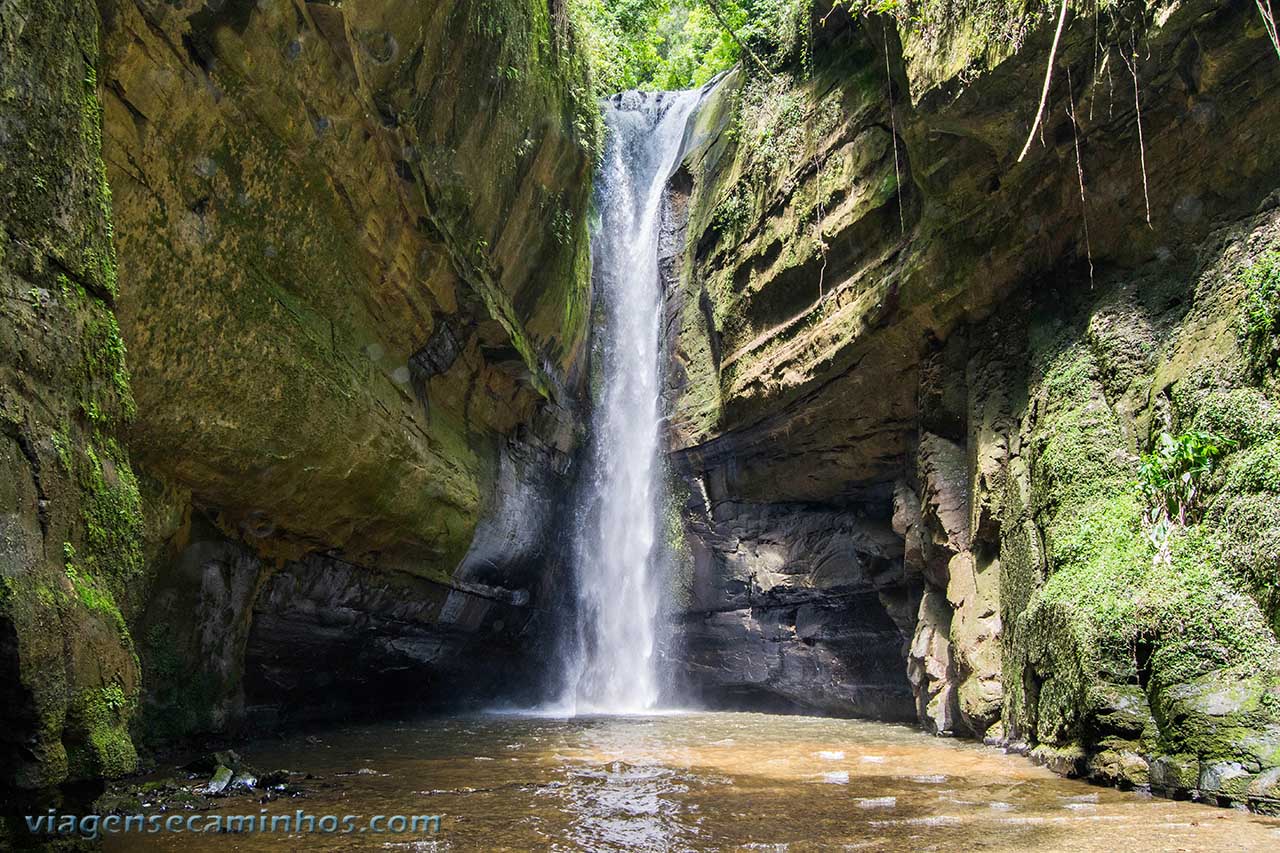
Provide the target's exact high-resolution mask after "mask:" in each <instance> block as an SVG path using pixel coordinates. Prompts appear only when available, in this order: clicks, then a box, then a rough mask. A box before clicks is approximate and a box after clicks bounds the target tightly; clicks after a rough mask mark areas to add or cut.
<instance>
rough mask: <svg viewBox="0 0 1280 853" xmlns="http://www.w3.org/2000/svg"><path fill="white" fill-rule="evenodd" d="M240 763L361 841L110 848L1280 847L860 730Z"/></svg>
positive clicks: (559, 730) (510, 719)
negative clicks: (290, 788)
mask: <svg viewBox="0 0 1280 853" xmlns="http://www.w3.org/2000/svg"><path fill="white" fill-rule="evenodd" d="M241 754H242V755H243V756H244V758H245V759H246V760H247V761H249V762H251V763H252V764H254V765H256V766H258V767H262V768H269V767H289V768H297V769H300V770H306V771H308V772H310V773H313V774H315V775H316V776H317V777H319V778H317V779H315V780H313V781H310V782H306V783H304V784H306V785H307V786H308V788H309V793H308V795H307V796H306V797H300V798H295V799H282V800H278V801H275V802H271V803H267V804H263V805H261V806H258V805H257V804H256V803H255V802H254V801H253V800H245V799H240V800H235V801H232V800H227V801H222V802H224V803H225V805H223V806H222V807H221V808H220V810H219V811H221V812H225V813H228V814H231V813H236V814H240V813H245V812H246V811H247V812H249V813H250V814H253V813H254V812H256V811H258V809H265V810H266V813H267V815H268V816H270V815H291V814H295V812H296V810H297V809H299V808H302V809H305V811H306V813H307V814H310V815H324V814H333V815H338V816H345V815H352V816H355V817H356V818H357V822H356V827H357V829H356V831H355V832H353V833H351V834H350V835H336V834H335V835H325V834H319V833H317V834H306V835H300V834H297V833H293V834H285V833H276V834H271V833H239V834H221V835H208V834H194V835H193V834H190V833H182V834H173V835H169V834H159V835H130V836H117V837H115V838H113V839H111V840H109V841H108V842H107V849H108V850H117V851H119V850H129V851H133V850H181V851H203V850H209V851H230V850H254V851H256V850H280V849H289V850H293V849H316V850H391V851H395V850H405V851H414V850H420V851H434V850H439V851H462V850H485V851H490V850H492V851H498V850H554V851H577V850H587V851H614V850H617V851H622V850H637V851H684V850H699V851H700V850H707V851H738V850H755V851H760V850H768V851H789V853H800V851H818V850H821V851H828V850H871V851H922V850H983V851H1022V850H1028V849H1037V850H1070V851H1106V853H1117V851H1128V850H1143V851H1148V850H1150V851H1156V850H1159V851H1166V850H1196V851H1200V850H1204V851H1210V850H1212V851H1219V850H1280V820H1272V819H1268V818H1262V817H1258V816H1255V815H1250V814H1247V813H1244V812H1239V811H1229V810H1223V809H1216V808H1211V807H1208V806H1201V805H1196V804H1193V803H1175V802H1170V801H1167V800H1161V799H1154V798H1151V797H1149V796H1144V795H1140V794H1135V793H1122V792H1119V791H1115V790H1111V789H1107V788H1097V787H1092V786H1090V785H1087V784H1084V783H1081V782H1072V781H1069V780H1065V779H1061V778H1059V777H1057V776H1055V775H1053V774H1052V773H1050V772H1049V771H1047V770H1044V769H1042V768H1037V767H1034V766H1032V765H1031V764H1030V763H1028V762H1027V761H1026V760H1024V759H1022V758H1018V757H1015V756H1008V755H1004V754H1003V753H1002V752H1000V751H999V750H997V749H992V748H987V747H982V746H977V745H974V744H971V743H965V742H961V741H952V740H941V739H937V738H932V737H929V736H927V735H925V734H923V733H921V732H918V731H915V730H913V729H911V728H909V727H905V726H893V725H885V724H880V723H870V722H862V721H853V720H830V719H817V718H808V717H779V716H768V715H763V714H727V713H700V712H699V713H689V714H673V715H669V716H655V717H624V718H598V719H585V720H584V719H575V720H555V719H543V718H536V717H521V716H483V717H472V718H458V719H448V720H431V721H426V722H422V723H415V724H399V725H395V724H386V725H377V726H365V727H352V728H346V729H341V730H336V731H332V732H330V733H328V734H326V735H322V736H321V737H320V740H319V742H318V743H314V742H313V743H308V742H307V741H306V740H304V739H302V738H301V737H299V738H297V739H294V740H286V741H273V742H263V743H259V744H253V745H250V746H247V747H245V748H244V749H243V750H241ZM206 814H210V813H206ZM379 814H382V815H397V814H401V815H422V814H438V815H442V822H441V828H440V831H439V832H438V833H435V834H434V835H433V834H429V833H418V834H409V835H378V836H372V835H370V834H368V831H367V822H368V819H369V818H370V817H371V816H373V815H379ZM359 827H365V829H366V831H365V832H360V831H359Z"/></svg>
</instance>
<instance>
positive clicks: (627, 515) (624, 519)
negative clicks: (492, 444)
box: [566, 91, 701, 713]
mask: <svg viewBox="0 0 1280 853" xmlns="http://www.w3.org/2000/svg"><path fill="white" fill-rule="evenodd" d="M700 99H701V93H700V92H698V91H689V92H658V93H642V92H627V93H624V94H622V95H618V96H615V97H614V98H611V99H609V100H608V101H607V102H606V103H605V107H604V110H605V125H606V128H607V138H606V143H605V146H606V147H605V151H604V157H603V159H602V161H601V165H600V168H599V171H598V173H597V176H596V208H597V211H598V213H599V223H598V225H597V227H596V229H595V233H594V235H593V241H592V258H593V266H594V270H593V275H594V283H595V288H596V292H597V297H598V300H599V301H598V302H597V305H598V306H599V308H601V309H603V317H602V320H603V326H602V327H597V335H598V337H597V341H598V342H599V343H598V346H597V348H596V358H597V359H598V362H597V364H596V365H595V371H596V374H595V375H596V378H597V380H598V384H597V388H598V393H597V394H596V400H595V405H594V407H593V410H592V419H591V448H590V451H589V455H588V460H589V461H588V464H589V465H590V466H591V467H590V469H589V479H588V481H587V483H586V487H585V490H584V494H583V503H582V508H581V511H580V513H579V515H578V518H579V522H578V525H577V527H576V529H575V536H576V543H575V545H576V547H575V549H574V554H575V563H576V567H575V570H576V576H577V578H576V579H577V590H578V605H579V607H578V613H579V619H578V633H577V644H576V648H575V650H574V660H573V661H572V663H571V667H570V680H569V686H568V690H569V694H570V695H569V696H567V697H566V698H567V700H568V704H569V705H570V707H572V708H573V709H574V710H575V711H576V712H579V713H581V712H586V713H634V712H640V711H645V710H647V709H651V708H653V707H654V706H655V705H656V704H657V702H658V694H659V678H658V672H657V666H656V660H655V650H656V644H657V629H656V623H657V618H658V604H659V597H660V584H659V582H658V581H659V579H658V578H656V577H655V575H656V574H657V571H656V562H657V560H656V557H657V554H656V553H655V542H656V540H657V537H658V518H659V516H658V511H657V501H658V497H659V493H660V491H661V489H660V486H661V483H660V482H659V472H660V470H661V468H660V464H659V454H658V440H659V430H658V417H659V412H658V391H659V388H658V384H659V363H658V360H659V354H658V340H659V327H660V321H659V318H660V315H661V305H662V292H661V285H660V282H659V280H658V235H659V231H660V229H661V225H662V216H661V208H662V199H663V190H664V188H665V186H666V183H667V180H668V178H670V176H671V173H672V171H673V170H674V169H675V166H676V163H677V158H678V157H679V156H680V151H681V148H682V143H683V140H684V136H685V128H686V125H687V124H688V120H689V117H690V115H691V114H692V113H693V110H694V108H695V107H696V106H697V104H698V102H699V100H700Z"/></svg>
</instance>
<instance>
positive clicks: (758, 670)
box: [666, 2, 1280, 808]
mask: <svg viewBox="0 0 1280 853" xmlns="http://www.w3.org/2000/svg"><path fill="white" fill-rule="evenodd" d="M991 5H992V4H973V3H970V4H966V3H961V2H957V3H947V4H936V6H930V7H928V8H926V9H925V10H923V11H921V12H919V14H915V15H908V14H905V12H904V10H900V12H903V14H902V16H901V18H900V19H897V20H895V19H894V17H893V16H892V15H871V16H858V17H856V18H851V17H850V16H849V15H848V14H847V11H848V10H847V6H844V5H842V6H839V7H837V8H835V9H834V10H832V9H831V7H830V6H827V7H824V8H819V9H817V10H816V12H815V14H816V15H817V16H818V17H817V20H818V23H817V24H816V25H815V27H814V28H813V31H814V33H815V37H814V39H813V40H812V42H811V43H810V44H807V45H806V44H801V45H798V46H797V47H796V48H795V51H794V55H793V58H792V60H791V62H790V64H789V65H788V66H787V68H786V69H784V70H782V71H769V72H766V71H764V70H763V69H760V68H758V67H754V66H746V67H744V68H741V69H739V70H738V71H736V72H734V73H733V74H732V75H730V76H729V77H727V78H725V79H724V80H723V81H721V82H720V83H719V85H718V86H717V87H716V89H715V91H714V92H713V93H712V94H711V95H710V97H709V100H708V103H707V104H706V106H705V108H704V109H703V110H702V112H701V114H700V117H699V126H698V127H697V128H696V130H695V133H694V134H693V141H692V143H691V148H690V151H689V154H688V156H687V157H686V158H685V160H684V164H683V170H682V172H681V174H679V175H677V177H676V179H675V180H674V181H673V183H672V187H671V192H670V195H671V198H672V204H671V205H670V209H671V217H672V221H673V224H672V225H671V226H670V227H672V228H673V229H683V230H684V231H685V233H686V236H687V239H686V240H685V242H684V246H685V248H684V251H683V252H677V253H674V254H673V257H672V258H671V259H670V261H669V263H668V265H667V269H668V279H669V281H668V294H669V296H668V305H667V334H668V346H669V353H670V355H669V362H670V363H669V368H668V371H667V373H668V381H667V394H666V399H667V405H668V408H669V411H670V424H671V428H670V459H671V463H672V468H673V470H674V471H675V473H676V476H677V479H678V480H679V481H680V482H681V483H682V484H683V485H682V487H681V488H679V489H677V499H676V500H675V501H674V503H675V507H674V510H673V511H674V512H676V513H678V518H679V520H680V523H679V524H678V525H677V527H678V528H679V530H678V532H679V536H677V537H674V538H675V539H676V540H677V542H676V544H677V546H678V547H677V548H676V551H677V554H678V559H677V565H678V569H679V571H680V572H681V573H682V579H681V581H680V583H679V584H678V585H679V586H681V587H682V588H684V589H687V590H691V591H692V594H691V595H689V596H688V597H687V604H686V605H685V606H684V607H683V608H682V610H681V614H682V615H681V616H680V621H681V623H682V625H683V640H684V641H683V644H682V645H677V647H676V651H675V655H676V657H677V660H678V663H679V665H680V667H681V669H682V671H683V673H684V675H685V676H686V678H687V680H689V681H690V683H691V684H693V685H694V686H695V687H698V688H701V689H702V690H703V691H704V692H706V693H709V694H711V695H712V696H714V697H717V698H719V699H721V700H722V701H728V702H733V701H738V700H739V699H740V698H741V697H747V696H749V697H752V699H753V701H756V702H767V703H771V704H774V705H778V706H784V707H793V708H797V707H798V708H805V709H817V710H823V711H835V712H839V713H848V714H868V713H870V714H874V715H877V716H883V717H889V718H896V717H901V716H904V715H909V716H914V717H917V718H918V719H919V720H920V722H921V723H922V724H923V725H924V726H925V727H926V728H928V729H930V730H932V731H936V732H939V733H955V734H964V735H969V736H973V737H986V738H987V739H989V740H991V741H993V742H1000V743H1004V744H1007V745H1009V746H1011V747H1013V748H1016V749H1020V750H1027V751H1029V752H1030V753H1031V754H1032V755H1033V756H1034V757H1035V758H1036V759H1037V760H1040V761H1044V762H1047V763H1048V764H1049V765H1050V766H1051V767H1053V768H1054V769H1056V770H1059V771H1060V772H1064V773H1068V774H1071V775H1088V776H1090V777H1092V778H1095V779H1099V780H1105V781H1109V782H1113V783H1118V784H1122V785H1150V786H1151V787H1153V788H1155V789H1157V790H1160V791H1163V792H1166V793H1174V794H1180V795H1181V794H1186V793H1188V792H1194V793H1197V794H1198V795H1200V796H1203V797H1206V798H1218V799H1221V800H1226V801H1234V802H1248V803H1251V804H1253V805H1255V806H1258V807H1265V808H1274V804H1275V802H1276V795H1277V793H1278V791H1277V789H1276V787H1275V783H1276V779H1277V778H1280V753H1277V752H1276V751H1275V746H1274V745H1275V743H1276V737H1277V736H1280V716H1277V715H1276V714H1275V712H1274V710H1273V708H1274V707H1275V701H1276V697H1277V695H1280V693H1278V692H1277V690H1278V689H1280V683H1278V682H1277V681H1276V676H1277V674H1278V673H1280V670H1277V667H1276V664H1277V657H1276V655H1277V653H1278V652H1280V644H1278V643H1277V639H1276V633H1275V628H1276V622H1275V613H1276V611H1275V603H1274V600H1273V596H1272V594H1271V593H1270V591H1269V590H1270V588H1271V584H1272V583H1273V581H1274V577H1275V572H1276V568H1277V567H1276V562H1275V561H1276V548H1275V542H1274V531H1275V529H1276V521H1277V519H1276V518H1275V517H1274V514H1275V512H1276V510H1275V509H1274V507H1275V506H1280V502H1277V495H1276V494H1275V488H1276V486H1277V484H1276V482H1275V481H1274V478H1273V477H1272V476H1271V471H1272V468H1273V467H1274V464H1273V463H1274V459H1273V455H1272V453H1271V450H1270V446H1271V443H1272V442H1274V441H1275V440H1276V439H1277V433H1276V432H1275V427H1276V423H1277V422H1276V420H1275V417H1274V412H1273V410H1274V408H1275V405H1276V396H1275V388H1276V385H1275V372H1274V367H1275V362H1274V358H1273V354H1274V342H1273V339H1270V338H1268V337H1267V336H1268V335H1270V334H1271V333H1272V332H1271V328H1272V327H1271V326H1269V325H1266V324H1265V323H1264V324H1263V326H1264V328H1263V331H1261V332H1257V331H1256V330H1255V332H1254V333H1253V337H1252V338H1249V337H1247V336H1246V335H1245V333H1244V332H1242V331H1241V329H1244V328H1246V327H1248V328H1256V327H1257V325H1258V322H1257V320H1256V318H1257V317H1258V316H1263V317H1264V319H1265V317H1267V316H1271V315H1269V314H1267V312H1268V311H1273V310H1274V305H1273V304H1272V303H1269V302H1268V300H1269V299H1274V290H1275V288H1276V278H1277V275H1280V274H1278V273H1277V271H1276V270H1277V267H1276V260H1275V258H1276V255H1275V254H1274V252H1275V249H1276V247H1277V237H1276V235H1277V230H1276V229H1277V226H1278V224H1280V214H1278V213H1277V201H1278V199H1280V196H1277V195H1276V194H1275V192H1274V191H1275V189H1276V188H1277V186H1280V152H1277V149H1276V148H1275V146H1273V145H1270V144H1268V142H1267V141H1266V140H1267V136H1268V133H1269V131H1268V128H1272V127H1275V126H1277V121H1280V100H1277V99H1276V98H1275V96H1274V92H1275V91H1276V86H1277V84H1278V83H1280V61H1277V55H1276V49H1275V48H1274V47H1273V45H1272V44H1271V42H1270V40H1269V39H1268V38H1267V37H1266V34H1265V32H1264V29H1263V27H1262V25H1261V21H1260V20H1259V19H1257V10H1256V9H1255V8H1254V7H1253V6H1252V4H1247V3H1225V4H1223V3H1210V2H1182V3H1167V4H1165V3H1157V4H1151V5H1149V6H1144V5H1141V4H1127V3H1120V4H1102V7H1103V8H1101V9H1100V10H1093V9H1092V7H1091V8H1090V10H1088V11H1086V10H1085V9H1084V8H1083V7H1079V8H1077V7H1076V6H1075V5H1074V4H1072V6H1071V7H1070V8H1069V9H1068V15H1067V18H1066V26H1065V27H1064V30H1063V34H1062V37H1061V39H1060V42H1059V44H1058V45H1057V48H1056V53H1054V54H1053V59H1052V61H1050V53H1051V49H1052V45H1053V43H1054V34H1055V29H1056V27H1055V21H1056V19H1057V17H1058V15H1057V11H1058V9H1057V8H1056V7H1054V8H1048V9H1046V8H1043V7H1041V6H1039V4H1032V8H1031V9H1030V10H1022V9H1018V10H1015V11H1010V13H1009V14H1008V15H1000V14H991V9H989V8H988V7H990V6H991ZM971 7H972V8H971ZM905 11H910V10H905ZM984 16H985V17H984ZM1046 66H1050V67H1051V68H1052V76H1051V78H1050V81H1049V89H1048V97H1047V104H1046V107H1045V110H1044V120H1043V123H1042V124H1041V126H1040V127H1039V128H1037V129H1036V131H1035V133H1034V138H1033V139H1032V143H1031V145H1030V147H1029V153H1028V155H1027V156H1026V158H1025V159H1022V160H1020V159H1019V154H1020V151H1021V149H1022V147H1023V144H1024V142H1025V141H1026V139H1027V137H1028V134H1029V132H1030V131H1031V123H1032V120H1033V118H1034V117H1035V116H1036V112H1037V101H1038V95H1039V92H1040V89H1041V86H1040V83H1041V82H1042V81H1043V80H1044V78H1045V68H1046ZM1268 288H1269V289H1268ZM1250 306H1253V307H1252V308H1250ZM1258 306H1261V307H1258ZM1268 306H1270V307H1268ZM1250 310H1252V311H1253V313H1252V314H1249V312H1250ZM1259 312H1261V313H1259ZM1251 316H1252V317H1254V318H1255V320H1254V322H1253V326H1250V320H1249V318H1250V317H1251ZM1255 351H1258V352H1262V353H1263V354H1264V356H1265V357H1264V358H1262V362H1261V363H1259V361H1258V357H1256V356H1250V352H1255ZM1251 365H1252V366H1251ZM1162 433H1164V434H1166V436H1167V437H1168V440H1169V441H1173V442H1175V443H1176V442H1177V441H1179V440H1185V441H1189V442H1194V441H1201V440H1203V441H1208V442H1216V444H1212V447H1213V450H1212V454H1213V459H1212V462H1211V463H1209V464H1206V465H1205V466H1203V470H1201V469H1197V471H1196V473H1195V474H1194V475H1192V474H1188V478H1187V480H1186V481H1185V482H1188V483H1190V482H1192V480H1191V477H1192V476H1194V477H1196V478H1197V479H1196V480H1195V482H1196V483H1197V488H1198V492H1197V496H1196V497H1195V501H1194V502H1196V503H1197V506H1198V509H1197V510H1196V511H1194V512H1189V513H1185V514H1182V517H1180V518H1179V519H1177V521H1175V522H1174V523H1172V524H1171V525H1166V526H1164V527H1158V526H1156V525H1155V524H1154V519H1155V517H1156V514H1157V507H1156V506H1155V505H1154V504H1153V503H1152V501H1153V500H1156V498H1154V497H1152V495H1151V493H1150V492H1146V493H1144V492H1143V491H1142V488H1141V484H1142V482H1143V477H1144V476H1146V475H1145V474H1144V472H1147V474H1150V473H1151V471H1154V470H1155V469H1156V468H1158V467H1159V465H1160V464H1163V463H1161V462H1160V459H1163V458H1164V457H1159V455H1158V454H1157V453H1156V452H1155V451H1154V450H1153V448H1156V447H1158V446H1159V436H1160V435H1161V434H1162ZM1197 436H1199V438H1196V437H1197ZM1179 437H1181V439H1180V438H1179ZM1217 444H1221V447H1218V446H1217ZM1144 454H1149V455H1147V456H1145V457H1144ZM1144 458H1145V459H1146V460H1147V463H1146V464H1144V462H1143V460H1144ZM1170 458H1171V457H1170ZM1170 464H1172V463H1170ZM1152 466H1154V467H1152ZM1182 470H1183V469H1177V472H1181V471H1182ZM1187 470H1190V469H1187ZM1175 473H1176V472H1175ZM1201 475H1203V477H1204V479H1203V482H1201V480H1200V479H1199V478H1200V477H1201ZM886 660H892V661H893V662H894V666H893V667H887V666H886V665H885V662H886Z"/></svg>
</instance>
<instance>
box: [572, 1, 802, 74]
mask: <svg viewBox="0 0 1280 853" xmlns="http://www.w3.org/2000/svg"><path fill="white" fill-rule="evenodd" d="M572 2H573V4H574V11H575V17H576V18H577V21H578V27H579V29H580V32H581V33H582V35H583V37H584V41H585V44H586V49H587V52H588V55H589V57H590V61H591V68H592V72H593V75H594V80H595V88H596V92H597V93H598V94H601V95H605V94H610V93H613V92H618V91H622V90H624V89H687V88H690V87H693V86H700V85H702V84H703V83H705V82H707V81H708V80H710V79H711V78H712V77H714V76H715V75H716V74H718V73H720V72H721V71H724V70H726V69H728V68H730V67H732V66H733V64H734V63H736V62H737V61H738V58H739V54H740V51H741V47H740V46H739V40H741V42H742V43H744V44H746V45H747V46H748V47H749V48H750V49H751V50H752V51H754V52H757V53H759V52H766V53H771V52H773V51H774V50H776V48H777V46H778V45H779V44H780V39H779V35H780V33H782V32H783V31H784V30H786V29H787V28H788V25H789V24H790V23H791V22H792V21H791V19H792V18H794V13H795V11H796V9H797V8H798V7H799V6H800V5H801V4H800V3H797V2H796V1H795V0H572ZM712 3H714V4H715V5H714V6H712V5H711V4H712ZM717 13H718V15H719V17H718V18H717ZM730 30H732V33H731V32H730ZM735 35H736V36H737V38H736V39H735V37H734V36H735Z"/></svg>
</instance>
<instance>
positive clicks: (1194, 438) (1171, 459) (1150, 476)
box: [1138, 430, 1231, 556]
mask: <svg viewBox="0 0 1280 853" xmlns="http://www.w3.org/2000/svg"><path fill="white" fill-rule="evenodd" d="M1230 443H1231V442H1229V441H1227V440H1224V439H1222V438H1220V437H1218V436H1216V435H1213V434H1212V433H1207V432H1200V431H1197V430H1192V431H1190V432H1184V433H1182V434H1181V435H1178V436H1174V435H1171V434H1170V433H1168V432H1161V433H1160V435H1159V437H1158V438H1157V439H1156V446H1155V448H1154V449H1153V450H1152V451H1151V452H1150V453H1144V454H1143V456H1142V464H1141V466H1140V467H1139V468H1138V491H1139V494H1140V495H1141V496H1142V499H1143V501H1144V502H1145V508H1144V510H1143V515H1142V517H1143V521H1144V523H1145V524H1146V526H1147V529H1148V533H1149V535H1150V537H1151V541H1152V543H1153V544H1154V545H1155V546H1156V548H1157V550H1158V551H1159V553H1160V554H1161V555H1163V556H1167V553H1168V552H1167V546H1168V541H1169V535H1170V533H1171V531H1172V530H1173V528H1174V527H1175V526H1176V527H1186V526H1187V525H1188V524H1190V523H1192V522H1194V521H1195V520H1196V519H1197V518H1198V517H1199V515H1200V512H1201V510H1202V504H1203V501H1202V499H1201V498H1202V496H1201V492H1202V484H1203V482H1204V480H1205V478H1206V477H1207V476H1208V475H1209V474H1210V473H1212V472H1213V468H1214V463H1215V462H1216V461H1217V459H1218V458H1219V457H1220V456H1222V454H1223V453H1224V452H1225V450H1226V448H1227V447H1228V446H1229V445H1230Z"/></svg>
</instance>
